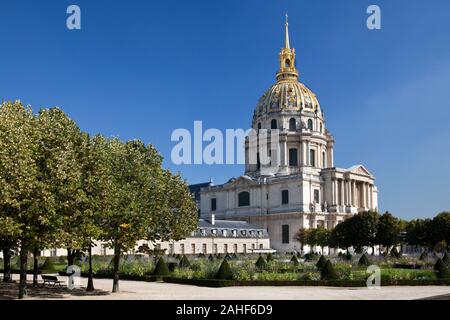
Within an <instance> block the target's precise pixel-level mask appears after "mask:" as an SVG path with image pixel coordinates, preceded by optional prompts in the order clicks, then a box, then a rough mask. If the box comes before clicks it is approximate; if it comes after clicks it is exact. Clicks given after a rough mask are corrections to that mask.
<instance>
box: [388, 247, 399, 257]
mask: <svg viewBox="0 0 450 320" xmlns="http://www.w3.org/2000/svg"><path fill="white" fill-rule="evenodd" d="M390 255H391V257H392V258H400V257H401V254H400V252H398V250H397V247H396V246H394V247H393V248H392V250H391V253H390Z"/></svg>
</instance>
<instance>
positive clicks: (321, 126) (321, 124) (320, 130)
mask: <svg viewBox="0 0 450 320" xmlns="http://www.w3.org/2000/svg"><path fill="white" fill-rule="evenodd" d="M322 130H323V128H322V123H320V133H322Z"/></svg>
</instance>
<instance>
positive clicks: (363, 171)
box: [347, 164, 372, 176]
mask: <svg viewBox="0 0 450 320" xmlns="http://www.w3.org/2000/svg"><path fill="white" fill-rule="evenodd" d="M347 171H349V172H351V173H355V174H360V175H366V176H372V174H371V173H370V171H369V170H367V169H366V167H364V166H363V165H362V164H358V165H356V166H353V167H351V168H349V169H348V170H347Z"/></svg>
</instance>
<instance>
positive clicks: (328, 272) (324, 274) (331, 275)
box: [320, 260, 339, 280]
mask: <svg viewBox="0 0 450 320" xmlns="http://www.w3.org/2000/svg"><path fill="white" fill-rule="evenodd" d="M320 278H321V279H322V280H338V279H339V277H338V275H337V273H336V270H334V267H333V264H332V263H331V261H330V260H327V262H325V265H324V266H323V268H322V270H321V271H320Z"/></svg>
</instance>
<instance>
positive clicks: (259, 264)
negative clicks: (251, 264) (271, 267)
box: [255, 256, 267, 269]
mask: <svg viewBox="0 0 450 320" xmlns="http://www.w3.org/2000/svg"><path fill="white" fill-rule="evenodd" d="M255 266H256V267H257V268H258V269H264V268H265V267H267V262H266V259H264V257H263V256H259V257H258V260H256V263H255Z"/></svg>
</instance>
